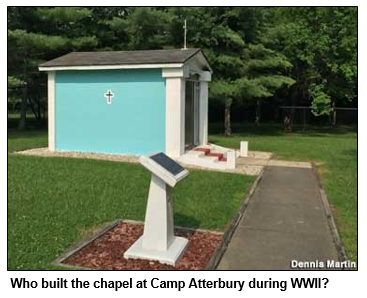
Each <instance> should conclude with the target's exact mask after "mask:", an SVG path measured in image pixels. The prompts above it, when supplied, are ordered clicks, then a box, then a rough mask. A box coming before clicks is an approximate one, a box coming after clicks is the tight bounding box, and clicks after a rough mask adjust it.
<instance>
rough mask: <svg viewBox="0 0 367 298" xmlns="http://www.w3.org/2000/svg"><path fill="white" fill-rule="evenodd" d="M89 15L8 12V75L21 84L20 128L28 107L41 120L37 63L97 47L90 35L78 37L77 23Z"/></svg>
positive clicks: (69, 10)
mask: <svg viewBox="0 0 367 298" xmlns="http://www.w3.org/2000/svg"><path fill="white" fill-rule="evenodd" d="M89 16H90V11H89V10H88V9H86V8H77V7H54V8H44V7H42V8H35V7H10V8H9V9H8V28H9V30H8V75H10V76H12V77H14V78H16V79H18V80H21V81H22V82H23V87H22V89H23V94H22V101H21V110H20V120H19V125H18V127H19V128H20V129H23V128H24V127H25V124H26V115H27V110H28V107H30V108H31V110H32V111H33V113H34V114H35V116H36V118H37V119H38V120H41V118H42V117H41V106H42V105H43V107H45V105H46V103H45V89H46V88H45V87H46V86H45V84H43V88H42V84H41V83H40V82H41V77H42V75H41V74H40V73H39V72H38V69H37V68H38V64H39V63H40V62H41V61H43V60H47V59H50V58H54V57H55V56H57V55H61V54H64V53H66V52H69V51H70V50H80V49H91V48H94V47H95V46H96V45H97V41H96V38H95V37H94V36H86V34H84V35H82V34H81V33H82V30H83V26H82V25H81V24H80V22H81V21H82V20H84V19H85V18H88V17H89ZM20 70H21V71H20ZM43 76H44V75H43ZM42 89H43V90H42ZM40 91H41V92H40ZM43 110H45V109H43Z"/></svg>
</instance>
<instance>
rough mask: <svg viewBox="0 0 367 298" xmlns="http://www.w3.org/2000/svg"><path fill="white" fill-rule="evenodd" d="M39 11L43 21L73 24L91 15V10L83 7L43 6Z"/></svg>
mask: <svg viewBox="0 0 367 298" xmlns="http://www.w3.org/2000/svg"><path fill="white" fill-rule="evenodd" d="M37 13H38V15H39V17H40V19H41V20H42V21H51V22H53V23H58V24H65V23H69V24H72V23H75V22H78V21H80V20H82V19H84V18H87V17H90V16H91V11H90V10H89V9H88V8H82V7H53V8H49V7H47V8H46V7H41V8H38V9H37Z"/></svg>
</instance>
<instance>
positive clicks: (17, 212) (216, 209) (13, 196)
mask: <svg viewBox="0 0 367 298" xmlns="http://www.w3.org/2000/svg"><path fill="white" fill-rule="evenodd" d="M46 140H47V137H46V133H45V132H44V131H35V132H25V133H19V132H10V133H9V139H8V142H9V143H8V150H9V151H10V152H12V151H18V150H23V149H27V148H31V147H40V146H41V147H42V146H46ZM253 181H254V177H248V176H244V175H236V174H230V173H218V172H204V171H195V170H190V175H189V176H188V177H187V178H186V179H185V180H183V181H182V182H181V183H179V184H178V185H177V187H175V189H174V192H173V200H174V218H175V224H176V225H180V226H186V227H200V228H207V229H217V230H223V229H224V227H225V226H226V224H227V223H228V222H229V221H230V219H231V218H233V217H234V216H235V214H236V212H237V210H238V208H239V205H240V203H241V201H242V199H243V198H244V196H245V194H246V192H247V190H248V188H249V186H250V185H251V183H252V182H253ZM149 182H150V174H149V173H148V171H147V170H145V169H144V168H142V167H141V166H139V165H136V164H127V163H118V162H109V161H98V160H88V159H75V158H74V159H73V158H60V157H54V158H45V157H34V156H20V155H16V154H12V153H10V154H9V155H8V268H9V269H27V270H28V269H52V268H53V266H52V265H51V262H52V261H53V260H54V259H55V258H56V257H57V256H58V255H59V254H60V253H62V252H64V251H65V250H66V249H67V248H68V247H70V246H71V245H73V244H75V242H76V241H78V240H80V239H81V237H82V235H83V233H85V232H86V231H90V230H91V229H93V228H95V227H98V226H100V225H102V224H104V223H106V222H110V221H113V220H115V219H118V218H124V219H134V220H144V215H145V207H146V198H147V195H148V188H149Z"/></svg>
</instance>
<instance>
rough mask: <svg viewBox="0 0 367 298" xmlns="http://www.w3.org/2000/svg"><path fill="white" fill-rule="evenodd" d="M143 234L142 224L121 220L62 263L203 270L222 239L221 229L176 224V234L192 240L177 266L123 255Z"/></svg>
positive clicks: (126, 267) (108, 267)
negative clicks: (180, 226)
mask: <svg viewBox="0 0 367 298" xmlns="http://www.w3.org/2000/svg"><path fill="white" fill-rule="evenodd" d="M142 234H143V225H141V224H133V223H126V222H122V223H120V224H118V225H117V226H116V227H114V228H113V229H111V230H109V231H108V232H107V233H106V234H104V235H102V236H101V237H99V238H98V239H96V240H94V241H93V242H91V243H90V244H88V245H87V246H85V247H84V248H82V249H81V250H79V251H77V252H76V253H74V254H73V255H71V256H70V257H68V258H67V259H66V260H64V261H63V262H62V264H66V265H72V266H77V267H85V268H90V269H99V270H202V269H205V266H206V265H207V263H208V262H209V260H210V259H211V257H212V256H213V254H214V252H215V250H216V249H217V248H218V246H219V244H220V241H221V239H222V235H221V234H218V233H210V232H203V231H194V230H186V229H183V228H182V229H181V228H176V229H175V235H177V236H181V237H185V238H187V239H188V240H189V246H188V248H187V250H186V252H185V254H184V256H183V257H182V259H181V260H180V262H178V264H177V265H176V266H170V265H165V264H161V263H159V262H156V261H149V260H134V259H129V260H126V259H124V257H123V254H124V252H125V251H126V250H127V249H128V248H129V247H130V246H131V245H132V244H133V243H134V242H135V241H136V240H137V239H138V238H139V237H140V236H141V235H142Z"/></svg>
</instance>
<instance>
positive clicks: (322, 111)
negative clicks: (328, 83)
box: [309, 84, 331, 116]
mask: <svg viewBox="0 0 367 298" xmlns="http://www.w3.org/2000/svg"><path fill="white" fill-rule="evenodd" d="M309 93H310V96H311V98H312V104H311V111H312V113H313V114H314V115H315V116H322V115H329V114H330V111H331V99H330V96H329V95H328V94H327V93H325V91H324V85H323V84H319V85H316V84H312V85H311V86H310V90H309Z"/></svg>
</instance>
